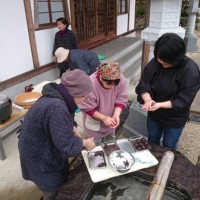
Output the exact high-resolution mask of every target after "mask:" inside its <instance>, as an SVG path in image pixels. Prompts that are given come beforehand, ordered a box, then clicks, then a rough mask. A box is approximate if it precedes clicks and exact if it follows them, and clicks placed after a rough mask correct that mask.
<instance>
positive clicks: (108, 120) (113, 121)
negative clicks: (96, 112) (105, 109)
mask: <svg viewBox="0 0 200 200" xmlns="http://www.w3.org/2000/svg"><path fill="white" fill-rule="evenodd" d="M102 121H103V123H104V124H105V125H107V126H109V127H110V128H116V127H117V126H118V125H119V122H120V119H119V116H117V115H113V117H109V116H104V118H103V120H102Z"/></svg>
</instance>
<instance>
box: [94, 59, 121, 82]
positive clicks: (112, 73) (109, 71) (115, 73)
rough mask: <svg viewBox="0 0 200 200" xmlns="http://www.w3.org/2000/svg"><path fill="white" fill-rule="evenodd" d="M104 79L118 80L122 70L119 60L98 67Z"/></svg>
mask: <svg viewBox="0 0 200 200" xmlns="http://www.w3.org/2000/svg"><path fill="white" fill-rule="evenodd" d="M97 72H99V73H100V75H101V77H102V79H104V80H117V79H119V78H120V75H121V70H120V66H119V63H118V62H111V63H104V64H101V65H100V66H99V67H98V68H97Z"/></svg>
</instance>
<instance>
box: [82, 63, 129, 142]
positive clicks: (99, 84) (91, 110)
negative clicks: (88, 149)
mask: <svg viewBox="0 0 200 200" xmlns="http://www.w3.org/2000/svg"><path fill="white" fill-rule="evenodd" d="M90 79H91V81H92V84H93V91H92V92H91V93H90V94H89V95H88V96H87V97H86V98H85V99H84V100H83V101H82V102H81V103H80V104H79V108H80V109H81V110H82V111H83V128H84V131H85V134H86V137H94V139H95V140H94V141H95V143H96V145H99V144H100V143H101V142H106V141H109V140H115V129H116V128H117V126H118V125H119V124H120V114H121V112H122V110H123V109H124V108H125V107H126V106H127V103H128V87H127V81H126V78H125V77H124V75H123V74H122V73H121V70H120V66H119V64H118V63H117V62H111V63H104V64H101V65H100V66H99V67H98V69H97V71H96V73H93V74H92V75H91V76H90Z"/></svg>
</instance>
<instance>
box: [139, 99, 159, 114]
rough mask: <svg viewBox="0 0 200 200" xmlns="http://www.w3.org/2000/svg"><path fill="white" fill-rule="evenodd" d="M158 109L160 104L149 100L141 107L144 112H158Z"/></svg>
mask: <svg viewBox="0 0 200 200" xmlns="http://www.w3.org/2000/svg"><path fill="white" fill-rule="evenodd" d="M160 107H161V103H158V102H155V101H154V100H152V99H149V100H148V101H146V102H145V103H144V105H143V106H142V110H145V111H155V110H158V109H159V108H160Z"/></svg>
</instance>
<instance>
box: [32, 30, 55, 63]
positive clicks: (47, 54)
mask: <svg viewBox="0 0 200 200" xmlns="http://www.w3.org/2000/svg"><path fill="white" fill-rule="evenodd" d="M57 31H58V29H57V28H52V29H45V30H41V31H36V32H35V39H36V46H37V51H38V57H39V63H40V66H43V65H45V64H48V63H51V62H52V61H53V55H52V50H53V45H54V38H55V33H56V32H57Z"/></svg>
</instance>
